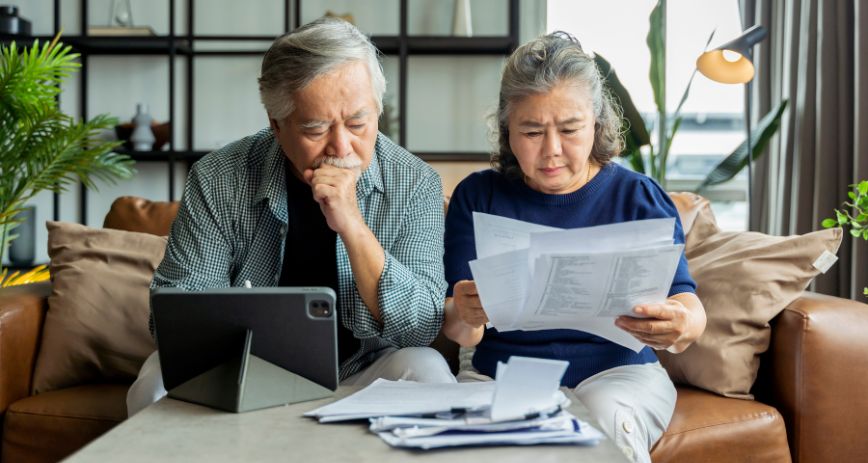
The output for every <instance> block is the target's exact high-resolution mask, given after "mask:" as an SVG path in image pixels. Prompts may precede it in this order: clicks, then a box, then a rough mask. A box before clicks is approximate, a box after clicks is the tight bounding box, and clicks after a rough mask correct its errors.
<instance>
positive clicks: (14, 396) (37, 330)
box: [0, 282, 51, 415]
mask: <svg viewBox="0 0 868 463" xmlns="http://www.w3.org/2000/svg"><path fill="white" fill-rule="evenodd" d="M50 292H51V284H50V283H48V282H45V283H35V284H29V285H24V286H15V287H11V288H4V289H2V290H0V415H2V414H3V413H5V412H6V409H7V408H8V407H9V405H10V404H11V403H13V402H15V401H17V400H19V399H22V398H24V397H28V396H29V395H30V383H31V380H32V379H33V368H34V366H35V365H36V354H37V350H38V349H39V337H40V334H41V332H42V321H43V319H44V318H45V310H46V309H47V308H48V303H47V302H48V295H49V294H50Z"/></svg>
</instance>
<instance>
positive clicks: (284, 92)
mask: <svg viewBox="0 0 868 463" xmlns="http://www.w3.org/2000/svg"><path fill="white" fill-rule="evenodd" d="M385 87H386V82H385V78H384V77H383V71H382V68H381V66H380V63H379V61H378V59H377V51H376V49H375V48H374V46H373V45H372V44H371V43H370V41H369V40H368V39H367V38H366V37H365V36H364V35H363V34H362V33H361V32H359V31H358V30H357V29H356V28H355V27H353V26H352V25H351V24H349V23H347V22H344V21H341V20H337V19H321V20H318V21H315V22H313V23H310V24H308V25H306V26H304V27H301V28H299V29H297V30H295V31H293V32H292V33H289V34H286V35H284V36H282V37H280V38H278V39H277V40H275V41H274V43H273V44H272V45H271V48H270V49H269V50H268V52H267V53H266V54H265V58H264V59H263V62H262V70H261V76H260V78H259V92H260V96H261V98H262V103H263V105H264V106H265V109H266V111H267V113H268V118H269V122H270V128H267V129H263V130H262V131H260V132H258V133H256V134H254V135H251V136H248V137H245V138H243V139H241V140H239V141H236V142H234V143H232V144H230V145H228V146H226V147H224V148H222V149H220V150H217V151H215V152H213V153H211V154H209V155H208V156H205V157H204V158H202V160H200V161H199V162H197V163H196V164H195V165H194V166H193V168H192V169H191V171H190V174H189V177H188V179H187V185H186V188H185V191H184V197H183V199H182V201H181V208H180V210H179V211H178V217H177V219H176V220H175V222H174V224H173V225H172V231H171V234H170V236H169V245H168V248H167V249H166V255H165V258H164V259H163V262H162V263H161V264H160V266H159V268H158V269H157V271H156V273H155V275H154V280H153V282H152V284H151V286H152V287H167V286H169V287H181V288H186V289H190V290H196V289H203V288H215V287H226V286H241V285H243V284H244V282H245V281H246V280H249V281H250V282H251V283H252V284H253V285H254V286H275V285H279V286H328V287H331V288H333V289H334V290H335V293H336V294H337V295H338V310H337V314H338V327H339V328H338V331H339V334H338V351H339V359H340V378H341V380H342V384H355V385H365V384H367V383H370V382H372V381H373V380H374V379H376V378H387V379H411V380H416V381H425V382H454V381H455V379H454V377H453V376H452V374H451V373H450V371H449V368H448V366H447V365H446V363H445V361H444V360H443V357H442V356H440V354H439V353H437V352H436V351H435V350H433V349H430V348H428V347H420V346H427V345H428V344H429V343H430V342H431V341H432V340H433V339H434V338H435V337H436V335H437V333H438V332H439V330H440V326H441V324H442V319H443V300H444V294H445V291H446V282H445V280H444V278H443V263H442V256H443V217H442V215H443V193H442V187H441V184H440V179H439V177H438V175H437V174H436V172H434V170H433V169H431V168H430V167H429V166H428V165H427V164H425V163H424V162H422V161H420V160H419V159H418V158H416V157H415V156H413V155H411V154H410V153H408V152H407V151H406V150H404V149H402V148H401V147H399V146H398V145H396V144H395V143H393V142H392V141H391V140H389V139H388V138H386V137H385V136H384V135H382V134H380V133H378V131H377V119H378V115H379V114H380V113H381V111H382V108H383V104H382V99H383V93H384V92H385ZM151 329H152V331H153V323H152V326H151ZM165 393H166V392H165V389H164V388H163V384H162V375H161V372H160V365H159V358H158V356H157V355H156V353H154V354H152V355H151V356H150V357H149V358H148V359H147V361H146V362H145V364H144V365H143V366H142V369H141V371H140V372H139V377H138V379H137V380H136V382H135V383H134V384H133V386H132V387H131V388H130V391H129V393H128V396H127V408H128V409H129V413H130V415H132V414H133V413H135V412H136V411H138V410H140V409H141V408H144V407H145V406H147V405H148V404H150V403H152V402H154V401H156V400H157V399H159V398H160V397H162V396H163V395H164V394H165Z"/></svg>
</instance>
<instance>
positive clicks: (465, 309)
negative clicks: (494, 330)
mask: <svg viewBox="0 0 868 463" xmlns="http://www.w3.org/2000/svg"><path fill="white" fill-rule="evenodd" d="M452 300H453V303H454V304H455V310H456V311H457V313H458V318H459V319H461V321H462V322H464V323H466V324H467V325H469V326H470V327H472V328H478V327H480V326H482V325H485V324H486V323H488V315H485V309H483V308H482V301H481V300H480V299H479V292H478V291H477V290H476V283H474V282H473V280H461V281H459V282H458V283H455V287H454V288H453V289H452Z"/></svg>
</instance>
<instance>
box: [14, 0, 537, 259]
mask: <svg viewBox="0 0 868 463" xmlns="http://www.w3.org/2000/svg"><path fill="white" fill-rule="evenodd" d="M80 2H81V0H62V2H61V3H62V9H63V11H62V18H61V19H62V26H63V28H64V34H65V35H78V34H80V33H81V30H80V27H79V11H80ZM5 3H11V4H13V5H18V6H19V14H20V15H21V16H22V17H24V18H26V19H29V20H31V21H32V23H33V32H34V34H36V35H50V34H51V33H52V32H53V19H52V18H53V2H52V1H51V0H7V1H6V2H5ZM110 4H111V0H90V1H89V4H88V5H89V6H88V20H89V23H90V24H92V25H105V24H107V23H108V21H109V10H110ZM131 4H132V8H133V20H134V23H135V25H149V26H151V27H152V28H153V29H154V30H155V31H156V32H157V33H158V34H166V33H168V31H169V24H168V23H169V15H168V5H169V2H168V0H131ZM398 5H399V0H303V2H302V8H301V12H302V21H303V22H307V21H310V20H312V19H315V18H317V17H319V16H321V15H322V14H323V13H324V12H325V11H326V10H331V11H333V12H336V13H339V14H343V13H347V12H351V13H352V14H353V16H354V18H355V21H356V24H357V25H358V26H359V27H360V28H361V29H362V30H363V31H365V32H366V33H370V34H373V35H397V33H398V28H399V22H398ZM452 5H453V2H452V1H449V0H410V1H409V17H408V29H409V32H410V34H413V35H449V33H450V31H451V21H452V7H453V6H452ZM471 5H472V6H471V8H472V21H473V31H474V33H475V34H476V35H505V34H506V33H507V30H508V12H507V7H506V5H507V3H506V1H505V0H471ZM185 6H186V1H185V0H177V1H176V20H175V26H176V33H178V34H180V33H185V32H186V8H185ZM544 9H545V2H544V1H536V0H522V4H521V11H522V15H523V16H522V17H523V21H522V38H523V40H526V39H527V38H529V37H533V36H535V35H536V34H537V33H539V32H541V31H542V30H543V28H544V24H541V23H540V18H543V17H544ZM283 14H284V12H283V1H282V0H252V1H249V2H238V1H236V0H207V1H205V0H197V1H196V3H195V13H194V28H195V32H196V33H197V34H202V35H205V34H222V35H226V34H246V35H277V34H279V33H281V31H282V28H283V20H284V17H283ZM215 45H216V46H221V47H224V48H225V47H226V45H227V44H212V43H201V44H197V47H199V48H200V49H205V47H208V46H215ZM240 46H241V47H244V48H246V49H251V48H252V49H258V50H262V51H264V50H265V49H266V48H267V46H268V43H250V42H245V43H242V44H241V45H240ZM383 62H384V69H385V73H386V78H387V81H388V83H389V84H388V89H387V96H386V100H387V101H391V102H392V104H393V105H394V106H397V99H396V95H397V94H398V87H397V84H398V60H397V58H395V57H388V56H387V57H384V60H383ZM502 62H503V59H502V58H499V57H478V56H475V57H459V56H453V57H450V56H426V57H418V56H417V57H411V58H410V61H409V63H408V69H409V72H410V74H409V78H408V85H409V88H408V94H409V96H408V113H409V117H408V130H407V134H408V146H409V148H410V149H411V150H418V151H487V150H488V142H487V136H486V123H485V120H484V118H485V115H486V114H487V113H488V112H489V111H490V110H491V109H492V108H493V107H494V105H495V104H496V98H497V82H498V79H499V74H500V68H501V65H502ZM259 63H260V58H259V57H256V56H250V57H197V58H196V59H195V64H194V83H193V88H194V92H195V93H194V117H195V119H194V143H193V148H194V149H197V150H211V149H215V148H218V147H220V146H223V145H224V144H226V143H227V142H229V141H232V140H234V139H237V138H240V137H242V136H245V135H248V134H250V133H252V132H254V131H256V130H258V129H260V128H262V127H264V126H266V124H267V121H266V116H265V114H264V112H263V110H262V107H261V105H260V103H259V98H258V95H257V87H256V77H257V75H258V67H259ZM88 66H89V74H88V97H87V104H88V109H89V111H88V112H89V116H90V117H93V116H94V115H95V114H97V113H109V114H111V115H113V116H116V117H118V118H119V119H120V120H121V121H127V120H129V119H130V118H131V117H132V116H133V115H134V113H135V108H136V104H137V103H140V102H143V103H146V104H148V105H149V107H150V112H151V115H152V116H153V117H154V119H155V120H158V121H165V120H166V119H168V118H169V103H168V101H169V96H168V95H169V90H168V85H167V78H168V74H169V62H168V58H167V57H161V56H127V57H120V56H92V57H91V58H89V62H88ZM187 72H188V70H187V68H186V60H185V59H184V58H178V59H177V61H176V66H175V76H174V79H175V89H176V93H175V101H176V105H175V114H174V118H173V136H174V140H175V143H176V148H186V140H185V138H184V137H185V134H186V127H184V114H185V110H186V108H185V107H184V104H185V101H186V95H185V93H184V91H185V88H184V87H185V84H184V83H185V79H186V73H187ZM80 101H81V95H80V92H79V80H78V77H77V76H73V77H72V78H71V79H69V80H68V81H67V83H66V84H65V85H64V92H63V94H62V97H61V107H62V108H63V110H64V111H66V112H67V113H69V114H71V115H75V116H78V115H79V107H80ZM167 166H168V163H163V162H153V163H151V162H148V163H145V162H140V163H138V164H137V166H136V168H137V170H138V174H137V175H136V177H135V178H133V179H131V180H128V181H124V182H121V183H119V184H116V185H103V184H100V185H99V191H98V192H88V202H87V217H86V222H87V224H88V225H91V226H101V225H102V218H103V217H104V216H105V213H106V212H107V211H108V209H109V206H110V204H111V202H112V201H113V200H114V199H115V198H116V197H118V196H122V195H136V196H143V197H146V198H150V199H154V200H167V199H168V175H167V169H168V167H167ZM462 166H463V167H462ZM436 167H437V168H438V169H439V170H440V171H442V173H443V174H444V175H445V176H446V178H444V183H445V184H446V186H447V190H448V192H447V194H448V193H451V189H452V188H454V185H455V183H457V181H458V180H460V179H461V178H463V177H464V175H466V174H467V173H469V172H471V171H473V170H477V169H479V168H483V167H485V163H466V164H462V163H443V164H442V165H440V166H436ZM185 175H186V169H185V167H184V166H183V165H178V166H177V167H176V182H175V191H176V198H175V199H177V197H179V196H180V194H181V192H182V191H183V182H184V177H185ZM78 197H79V191H78V187H77V186H74V187H73V188H72V189H71V190H70V191H69V192H68V193H66V194H64V195H62V197H61V200H60V203H59V204H60V209H61V214H60V218H61V220H66V221H78V220H79V214H80V211H79V208H78ZM32 204H34V205H35V206H36V207H37V221H38V223H40V224H41V223H44V221H45V220H50V219H51V218H52V214H53V206H52V204H53V201H52V195H51V193H47V192H46V193H42V194H40V195H39V196H38V197H37V198H35V200H34V201H32ZM37 230H38V232H37V262H46V261H47V260H48V256H47V251H46V239H47V234H46V232H45V228H44V227H43V226H41V225H40V226H38V227H37Z"/></svg>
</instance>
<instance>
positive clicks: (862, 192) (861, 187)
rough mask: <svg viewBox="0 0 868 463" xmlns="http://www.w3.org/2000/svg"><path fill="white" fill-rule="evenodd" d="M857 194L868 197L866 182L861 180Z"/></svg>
mask: <svg viewBox="0 0 868 463" xmlns="http://www.w3.org/2000/svg"><path fill="white" fill-rule="evenodd" d="M859 194H860V195H868V180H862V181H861V182H859Z"/></svg>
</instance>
